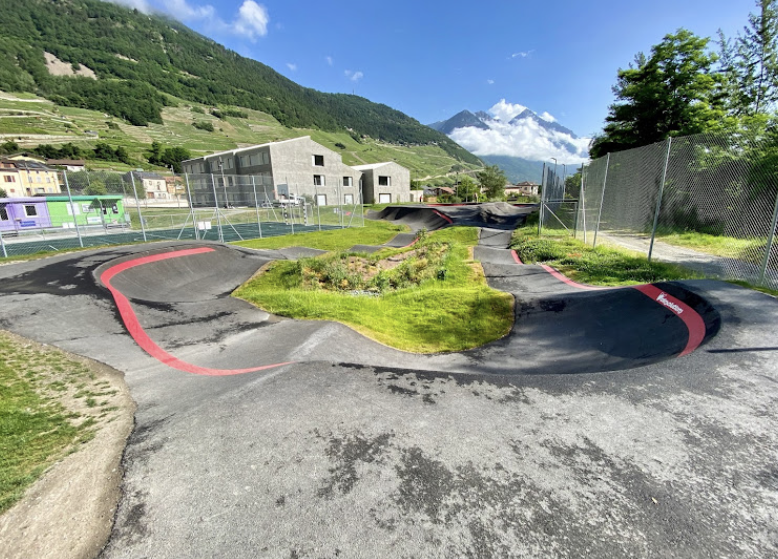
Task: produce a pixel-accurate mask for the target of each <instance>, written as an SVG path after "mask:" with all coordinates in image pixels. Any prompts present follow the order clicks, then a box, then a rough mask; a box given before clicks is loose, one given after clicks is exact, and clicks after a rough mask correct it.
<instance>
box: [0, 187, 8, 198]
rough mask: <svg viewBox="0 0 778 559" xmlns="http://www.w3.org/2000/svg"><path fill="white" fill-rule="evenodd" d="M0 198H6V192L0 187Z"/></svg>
mask: <svg viewBox="0 0 778 559" xmlns="http://www.w3.org/2000/svg"><path fill="white" fill-rule="evenodd" d="M0 198H8V193H7V192H6V191H5V188H0Z"/></svg>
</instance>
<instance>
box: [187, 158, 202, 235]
mask: <svg viewBox="0 0 778 559" xmlns="http://www.w3.org/2000/svg"><path fill="white" fill-rule="evenodd" d="M184 180H185V181H186V197H187V198H188V199H189V213H191V214H192V229H193V230H194V237H195V241H199V240H200V237H199V235H198V233H197V217H195V211H194V204H193V203H192V190H191V188H190V187H189V173H184ZM184 225H186V223H184Z"/></svg>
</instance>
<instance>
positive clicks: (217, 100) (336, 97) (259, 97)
mask: <svg viewBox="0 0 778 559" xmlns="http://www.w3.org/2000/svg"><path fill="white" fill-rule="evenodd" d="M0 89H1V90H3V91H10V92H27V93H35V94H37V95H40V96H42V97H45V98H47V99H49V100H51V101H53V102H55V103H56V104H57V105H60V106H66V107H79V108H85V109H92V110H95V111H100V112H101V113H106V114H108V115H113V116H115V117H118V118H121V119H123V120H124V121H126V122H127V123H128V124H131V125H136V126H144V125H148V124H150V123H156V124H160V123H161V122H162V111H163V109H164V108H165V107H168V106H171V105H176V104H177V103H178V102H179V101H180V100H184V101H187V102H193V103H201V104H204V105H207V106H219V105H230V106H237V107H244V108H247V109H254V110H257V111H261V112H263V113H266V114H269V115H271V116H272V117H273V118H274V119H276V120H277V121H278V122H280V123H281V124H282V125H284V126H286V127H294V128H310V129H315V130H322V131H328V132H337V131H348V132H349V133H350V134H351V135H352V137H354V138H355V140H360V139H361V138H362V137H365V136H367V137H369V138H372V139H376V140H380V141H383V142H387V143H391V144H395V145H397V144H399V145H438V146H440V147H441V148H442V149H443V150H444V151H445V152H446V153H448V154H449V155H450V156H452V157H453V158H455V159H457V160H458V161H460V162H464V163H469V164H473V165H479V164H480V163H481V162H480V160H479V159H478V158H477V157H475V156H474V155H472V154H470V153H468V152H467V151H466V150H464V149H463V148H462V147H461V146H459V145H457V144H456V143H455V142H453V141H451V140H450V139H449V138H447V137H446V136H445V135H444V134H441V133H439V132H437V131H435V130H432V129H430V128H428V127H426V126H424V125H422V124H421V123H419V122H418V121H416V120H415V119H413V118H411V117H409V116H407V115H405V114H403V113H401V112H400V111H397V110H394V109H392V108H390V107H388V106H386V105H382V104H377V103H372V102H370V101H369V100H367V99H364V98H362V97H358V96H355V95H346V94H329V93H322V92H319V91H316V90H314V89H309V88H304V87H302V86H300V85H298V84H296V83H294V82H293V81H291V80H289V79H287V78H285V77H284V76H282V75H280V74H278V73H277V72H275V71H274V70H273V69H271V68H269V67H268V66H265V65H264V64H262V63H260V62H257V61H255V60H251V59H248V58H244V57H242V56H240V55H238V54H237V53H235V52H233V51H230V50H228V49H226V48H225V47H223V46H221V45H219V44H217V43H215V42H214V41H212V40H210V39H207V38H205V37H203V36H202V35H199V34H198V33H195V32H194V31H192V30H190V29H189V28H187V27H186V26H184V25H183V24H181V23H179V22H176V21H174V20H171V19H166V18H162V17H159V16H154V15H151V16H149V15H146V14H142V13H140V12H138V11H137V10H130V9H128V8H125V7H122V6H117V5H115V4H110V3H107V2H101V1H99V0H29V1H27V2H3V17H2V18H0Z"/></svg>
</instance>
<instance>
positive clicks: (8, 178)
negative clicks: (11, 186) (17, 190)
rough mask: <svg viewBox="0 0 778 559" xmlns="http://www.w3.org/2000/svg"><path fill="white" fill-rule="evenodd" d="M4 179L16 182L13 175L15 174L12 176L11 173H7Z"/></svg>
mask: <svg viewBox="0 0 778 559" xmlns="http://www.w3.org/2000/svg"><path fill="white" fill-rule="evenodd" d="M3 180H4V181H5V182H16V177H13V176H11V175H5V176H4V177H3Z"/></svg>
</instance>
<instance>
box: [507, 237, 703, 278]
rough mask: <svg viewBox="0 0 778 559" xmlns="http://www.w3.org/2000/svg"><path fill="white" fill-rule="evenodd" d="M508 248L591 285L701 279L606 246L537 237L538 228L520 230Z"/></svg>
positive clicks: (683, 270) (529, 260) (632, 253)
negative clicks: (593, 246) (595, 246)
mask: <svg viewBox="0 0 778 559" xmlns="http://www.w3.org/2000/svg"><path fill="white" fill-rule="evenodd" d="M511 248H513V249H514V250H516V252H517V253H518V255H519V257H520V258H521V259H522V261H523V262H525V263H527V264H535V263H543V264H549V265H551V266H553V267H555V268H557V269H558V270H559V271H560V272H562V273H563V274H565V275H566V276H568V277H570V278H571V279H573V280H575V281H577V282H580V283H588V284H591V285H606V286H619V285H634V284H642V283H655V282H659V281H671V280H682V279H695V278H699V277H701V276H700V275H698V274H696V273H695V272H692V271H689V270H686V269H684V268H681V267H680V266H675V265H673V264H666V263H663V262H651V263H649V262H648V260H647V259H646V257H645V256H643V255H641V254H639V253H635V252H631V251H627V250H624V249H619V248H613V247H609V246H602V245H601V246H598V247H597V248H592V247H591V246H589V245H587V244H584V243H583V242H581V241H578V240H576V239H573V238H572V237H570V236H569V235H565V234H560V235H554V236H549V235H547V234H546V232H545V231H544V232H543V237H538V234H537V228H535V227H522V228H520V229H516V231H514V233H513V240H512V243H511Z"/></svg>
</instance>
